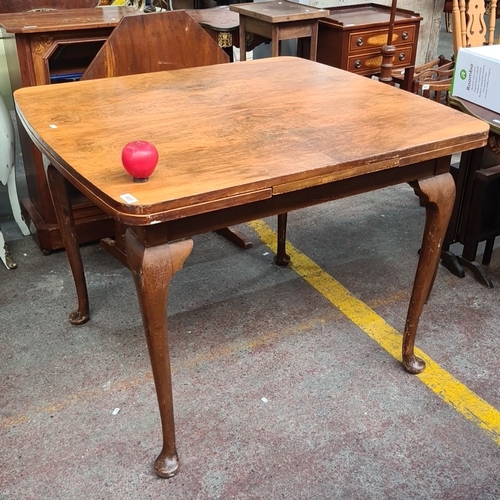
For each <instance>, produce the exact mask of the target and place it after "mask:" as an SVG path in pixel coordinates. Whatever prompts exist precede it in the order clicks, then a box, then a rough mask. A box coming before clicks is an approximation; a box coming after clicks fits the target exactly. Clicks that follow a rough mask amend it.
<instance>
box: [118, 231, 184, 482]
mask: <svg viewBox="0 0 500 500" xmlns="http://www.w3.org/2000/svg"><path fill="white" fill-rule="evenodd" d="M125 248H126V253H127V260H128V265H129V268H130V270H131V272H132V276H133V277H134V282H135V287H136V290H137V297H138V299H139V305H140V308H141V315H142V322H143V324H144V332H145V334H146V341H147V344H148V351H149V358H150V360H151V367H152V370H153V377H154V382H155V387H156V395H157V397H158V406H159V410H160V418H161V425H162V433H163V448H162V450H161V453H160V455H159V456H158V458H157V459H156V461H155V465H154V469H155V472H156V474H158V476H160V477H172V476H173V475H174V474H175V473H176V472H177V470H178V468H179V458H178V456H177V450H176V447H175V428H174V407H173V400H172V379H171V373H170V355H169V349H168V331H167V298H168V288H169V284H170V280H171V279H172V276H173V275H174V274H175V273H176V272H177V271H178V270H179V269H180V268H181V267H182V266H183V264H184V261H185V260H186V258H187V257H188V255H189V254H190V253H191V250H192V249H193V241H192V240H184V241H178V242H176V243H165V244H162V245H158V246H153V247H145V246H144V244H143V243H142V242H141V241H140V240H139V238H138V237H137V235H136V234H135V233H134V232H133V231H132V229H130V228H129V229H127V231H126V233H125Z"/></svg>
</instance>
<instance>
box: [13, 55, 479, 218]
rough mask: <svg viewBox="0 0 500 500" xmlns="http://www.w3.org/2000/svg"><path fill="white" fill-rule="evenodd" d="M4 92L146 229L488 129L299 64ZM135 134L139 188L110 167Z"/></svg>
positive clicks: (103, 198)
mask: <svg viewBox="0 0 500 500" xmlns="http://www.w3.org/2000/svg"><path fill="white" fill-rule="evenodd" d="M14 98H15V101H16V107H17V111H18V114H19V117H20V119H21V122H22V123H23V124H24V125H25V127H26V129H27V131H28V133H29V134H30V136H31V137H32V139H33V140H34V142H35V144H36V145H38V146H40V147H41V148H42V150H43V151H44V152H46V153H47V154H48V156H49V157H50V158H51V159H52V161H54V163H55V165H56V166H57V167H58V168H59V169H60V170H61V171H62V172H63V174H64V175H65V176H66V177H67V178H68V179H69V180H70V181H71V182H72V183H73V184H75V185H76V186H77V187H78V188H79V189H80V190H81V191H83V192H84V193H85V194H86V195H87V196H89V197H90V199H92V200H93V201H94V202H95V203H97V204H98V205H99V206H101V207H102V208H103V209H104V210H106V211H107V212H108V213H111V214H113V215H114V216H116V217H117V218H119V219H120V220H122V221H132V220H133V221H134V223H137V224H143V225H145V224H151V223H157V222H162V221H167V220H172V219H173V218H178V217H182V216H185V215H194V214H197V213H205V212H207V211H210V207H212V208H213V207H217V208H227V207H232V206H238V205H241V204H243V203H246V202H248V201H249V200H255V201H257V200H262V199H267V198H270V197H273V196H275V195H279V194H280V193H286V192H291V191H297V190H299V189H303V188H307V187H311V186H318V185H322V184H325V183H327V182H333V181H336V180H337V179H343V178H350V177H356V176H362V175H366V174H368V173H370V172H375V171H381V170H384V169H397V168H398V167H399V166H407V165H412V164H414V163H416V162H419V161H424V160H427V159H434V158H439V157H441V156H445V155H448V154H454V153H457V152H460V151H465V150H467V149H472V148H476V147H480V146H483V145H484V144H485V142H486V137H487V132H488V126H487V125H486V124H485V123H483V122H482V121H480V120H477V119H475V118H473V117H470V116H468V115H466V114H464V113H461V112H459V111H456V110H453V109H450V108H448V107H446V106H443V105H440V104H437V103H435V102H432V101H431V100H428V99H423V98H421V97H419V96H416V95H413V94H411V93H409V92H405V91H402V90H400V89H397V88H394V87H391V86H388V85H384V84H382V83H380V82H377V81H374V80H370V79H367V78H364V77H361V76H359V75H355V74H352V73H348V72H346V71H342V70H339V69H337V68H333V67H330V66H326V65H322V64H319V63H315V62H312V61H309V60H306V59H301V58H296V57H279V58H268V59H261V60H256V61H248V62H244V63H241V62H240V63H230V64H220V65H216V66H206V67H199V68H190V69H183V70H176V71H167V72H158V73H151V74H140V75H133V76H124V77H118V78H113V79H112V80H111V79H109V78H106V79H99V80H89V81H81V82H72V83H63V84H58V85H46V86H38V87H27V88H22V89H19V90H17V91H16V92H15V94H14ZM134 140H147V141H150V142H152V143H153V144H155V146H156V147H157V149H158V151H159V155H160V160H159V164H158V167H157V169H156V171H155V172H154V173H153V175H152V176H151V177H150V179H149V181H148V182H146V183H143V184H140V183H135V182H133V181H132V178H131V177H130V176H129V175H128V174H127V173H126V172H125V171H124V169H123V168H122V165H121V151H122V148H123V147H124V146H125V144H127V143H128V142H131V141H134ZM130 196H132V197H133V199H135V200H137V201H130V198H129V197H130Z"/></svg>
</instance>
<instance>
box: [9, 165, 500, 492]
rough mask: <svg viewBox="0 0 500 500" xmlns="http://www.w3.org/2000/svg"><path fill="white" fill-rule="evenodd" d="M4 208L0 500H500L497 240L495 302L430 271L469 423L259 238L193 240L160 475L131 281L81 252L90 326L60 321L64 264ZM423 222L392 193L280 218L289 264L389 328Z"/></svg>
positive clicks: (403, 197)
mask: <svg viewBox="0 0 500 500" xmlns="http://www.w3.org/2000/svg"><path fill="white" fill-rule="evenodd" d="M19 175H20V177H21V176H22V172H19ZM21 184H22V179H21ZM21 188H22V185H21ZM5 194H6V193H5V190H4V188H3V187H2V188H1V189H0V199H2V204H1V205H0V223H1V224H2V229H3V230H4V234H5V237H6V240H7V241H8V244H9V247H10V250H11V252H12V254H13V257H14V259H15V260H16V261H17V263H18V268H17V269H16V270H10V271H7V270H6V269H4V268H0V281H1V290H2V299H1V301H0V343H1V346H2V347H1V349H0V373H1V379H0V388H1V391H0V450H1V454H0V499H2V500H4V499H5V500H6V499H9V500H11V499H37V500H38V499H80V498H82V499H83V498H84V499H87V500H90V499H108V498H118V499H150V498H151V499H152V498H154V499H158V498H170V499H212V498H220V499H278V498H284V499H304V500H306V499H337V498H338V499H367V498H368V499H481V500H483V499H498V498H500V477H499V470H500V417H499V416H498V415H500V413H499V410H500V391H499V370H498V368H499V361H498V353H499V350H500V336H499V325H498V323H499V321H498V318H499V313H498V303H499V295H498V294H499V290H500V250H499V248H498V247H499V244H497V247H496V249H495V250H494V253H493V258H492V263H491V265H490V266H489V275H490V277H491V279H492V280H493V281H494V283H495V285H497V286H496V288H493V289H486V288H484V287H482V286H481V285H479V284H478V283H477V282H476V281H475V280H474V278H473V277H472V276H471V275H469V274H468V275H467V276H466V277H465V278H464V279H458V278H456V277H454V276H452V275H451V274H450V273H449V272H448V271H447V270H446V269H444V268H442V267H440V269H439V272H438V275H437V279H436V283H435V287H434V291H433V294H432V296H431V299H430V301H429V303H428V305H427V306H426V308H425V310H424V314H423V316H422V319H421V324H420V328H419V334H418V338H417V344H418V346H419V348H420V349H422V350H423V351H424V352H425V353H426V355H427V356H429V357H430V358H432V359H433V360H434V362H435V363H437V364H438V365H439V366H440V368H441V369H442V370H443V372H441V373H449V374H451V375H452V376H453V377H455V378H456V379H457V380H458V381H459V382H461V383H462V384H464V385H465V387H466V388H468V389H469V390H470V391H472V392H471V393H469V394H466V396H464V399H467V400H468V401H472V403H474V402H477V403H478V404H480V403H481V401H483V400H484V401H486V402H487V403H489V404H490V405H491V406H492V410H491V412H490V414H489V416H488V418H485V420H484V422H483V424H482V425H479V424H478V422H477V421H474V419H472V417H471V416H470V415H464V413H467V411H466V410H462V411H460V410H459V408H457V406H458V405H456V404H448V403H447V402H446V401H447V400H448V399H449V398H451V399H453V396H454V394H453V393H454V391H455V393H456V391H457V390H458V389H457V387H458V386H457V384H455V385H454V384H453V383H450V382H449V381H448V380H447V379H446V377H445V376H442V377H438V379H437V380H435V381H434V383H433V384H429V381H428V380H426V379H425V378H423V377H417V376H412V375H409V374H407V373H406V372H404V371H403V369H402V368H401V366H400V364H399V362H398V361H397V360H396V359H395V358H394V357H393V356H392V355H391V354H390V353H389V352H387V351H386V350H384V349H383V348H382V347H381V345H379V343H377V342H376V341H374V340H373V339H372V338H370V337H369V336H368V335H367V334H366V333H365V332H364V330H366V327H365V326H362V325H361V326H360V324H359V322H357V321H356V320H352V319H348V318H347V317H346V315H345V314H343V313H342V312H340V310H339V309H338V308H337V307H335V306H334V305H332V303H331V302H330V301H329V300H328V298H331V297H329V296H328V295H327V296H326V297H325V295H324V294H322V293H320V292H319V291H318V290H316V289H315V288H314V287H313V286H311V285H309V284H308V283H307V282H306V280H305V279H304V278H303V277H302V276H301V275H299V274H298V273H297V272H296V271H295V270H294V269H293V268H286V269H283V268H277V267H276V266H274V264H273V262H272V252H271V251H270V249H269V248H268V247H267V246H265V244H264V243H263V242H262V241H261V239H260V237H259V235H260V234H262V228H261V227H260V226H257V225H252V226H250V225H244V226H242V229H243V230H244V231H245V232H246V233H247V234H248V235H250V236H251V238H252V241H253V242H254V246H253V248H251V249H250V250H247V251H243V250H240V249H238V248H236V247H234V246H233V245H232V244H230V243H229V242H227V241H226V240H224V239H222V238H221V237H220V236H218V235H215V234H206V235H202V236H198V237H196V238H195V248H194V251H193V253H192V255H191V256H190V257H189V259H188V260H187V262H186V265H185V267H184V269H183V270H182V271H180V272H179V273H178V274H177V275H176V276H175V278H174V281H173V284H172V287H171V293H170V303H169V328H170V341H171V342H170V345H171V356H172V369H173V381H174V399H175V413H176V415H175V416H176V431H177V445H178V451H179V454H180V459H181V470H180V472H179V474H178V475H177V476H176V477H174V478H173V479H170V480H163V479H159V478H157V477H156V476H155V475H154V473H153V471H152V463H153V460H154V458H155V457H156V455H157V453H158V452H159V450H160V431H159V425H160V423H159V416H158V410H157V403H156V396H155V393H154V388H153V382H152V375H151V371H150V365H149V360H148V355H147V350H146V345H145V341H144V338H143V333H142V324H141V320H140V314H139V309H138V305H137V300H136V296H135V289H134V285H133V282H132V279H131V276H130V274H129V272H128V271H127V270H126V269H125V268H123V267H122V266H121V265H120V264H119V263H118V262H117V261H115V260H113V258H112V257H111V256H109V255H108V254H107V253H106V252H105V251H104V250H102V249H100V247H99V246H98V245H97V244H93V245H87V246H85V247H83V249H82V254H83V260H84V264H85V267H86V271H87V279H88V284H89V294H90V301H91V316H92V319H91V321H90V322H89V323H87V324H85V325H82V326H79V327H74V326H71V325H70V324H69V323H68V322H67V315H68V313H69V312H70V311H71V310H72V309H73V308H74V306H75V294H74V287H73V283H72V278H71V276H70V273H69V270H68V265H67V261H66V256H65V254H64V252H55V253H53V254H52V255H50V256H43V255H42V254H41V253H40V251H39V250H38V248H37V246H36V245H35V243H34V241H33V240H32V239H31V238H30V237H22V236H21V234H20V232H19V231H18V230H17V228H16V226H15V224H14V223H13V222H12V218H11V216H10V214H9V207H8V204H7V203H6V202H5ZM423 216H424V213H423V209H421V208H420V207H419V204H418V199H417V197H416V196H414V195H413V192H412V190H411V189H410V188H409V187H408V186H398V187H395V188H390V189H386V190H382V191H379V192H376V193H371V194H368V195H362V196H357V197H353V198H350V199H347V200H341V201H338V202H333V203H330V204H326V205H323V206H319V207H314V208H310V209H307V210H302V211H298V212H294V213H292V214H290V217H289V241H290V242H291V244H292V245H293V246H294V247H295V248H296V249H297V251H298V252H299V253H300V254H299V257H297V259H295V262H298V261H300V260H301V259H305V258H306V257H305V256H307V257H308V258H310V259H312V261H314V262H315V263H316V264H317V265H318V266H319V267H320V268H321V269H322V270H323V271H324V273H326V275H328V276H330V277H332V278H328V276H327V277H326V278H325V279H334V280H336V281H338V282H339V283H341V284H342V285H343V286H344V287H346V288H347V290H349V292H350V293H351V294H353V296H355V297H356V298H357V299H359V300H360V301H362V302H363V303H364V304H366V305H367V306H369V307H370V308H371V309H373V311H375V313H376V315H378V316H379V317H380V318H383V320H385V321H386V322H387V323H388V325H389V328H394V329H396V330H397V331H399V332H401V331H402V329H403V326H404V319H405V315H406V309H407V306H408V300H409V295H410V289H411V283H412V279H413V275H414V272H415V268H416V263H417V251H418V249H419V245H420V238H421V234H422V229H423ZM267 222H268V223H269V224H270V225H271V226H273V225H274V220H269V221H267ZM459 248H460V247H459V246H458V249H459ZM326 275H325V276H326ZM353 300H354V299H353ZM354 309H356V307H354ZM353 314H354V317H355V318H361V317H362V315H363V314H362V313H360V312H359V311H354V312H353ZM351 318H352V317H351ZM376 324H377V325H378V323H376ZM376 329H377V328H375V330H376ZM377 335H378V334H377ZM381 336H382V335H381ZM430 386H432V387H433V390H431V389H430ZM455 395H456V394H455ZM263 398H264V399H263ZM459 399H460V398H459ZM117 408H119V410H120V411H119V412H118V413H117V414H115V415H114V414H113V413H114V410H115V409H117ZM492 422H493V425H492ZM495 422H496V427H495V425H494V423H495Z"/></svg>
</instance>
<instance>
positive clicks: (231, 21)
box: [186, 5, 269, 61]
mask: <svg viewBox="0 0 500 500" xmlns="http://www.w3.org/2000/svg"><path fill="white" fill-rule="evenodd" d="M186 12H187V13H188V14H189V15H190V16H191V17H192V18H193V19H194V20H195V21H196V22H197V23H198V24H199V25H200V26H201V27H202V28H203V29H204V30H205V31H206V32H207V33H208V34H209V35H210V36H211V37H212V38H213V39H214V40H215V41H216V42H217V45H219V47H220V48H221V49H222V50H224V52H226V54H227V55H228V56H229V59H230V60H231V61H233V47H239V45H240V36H239V25H240V16H239V15H238V14H237V13H236V12H233V11H231V10H229V6H227V5H222V6H220V7H212V8H209V9H186ZM245 43H246V47H245V49H246V51H247V52H249V51H251V50H253V49H254V48H255V47H257V45H260V44H261V43H269V40H268V39H267V38H263V37H261V36H258V35H249V36H247V38H246V40H245Z"/></svg>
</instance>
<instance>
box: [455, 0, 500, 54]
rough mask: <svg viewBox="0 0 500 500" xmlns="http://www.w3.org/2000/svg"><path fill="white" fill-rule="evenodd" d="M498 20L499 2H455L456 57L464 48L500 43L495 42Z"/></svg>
mask: <svg viewBox="0 0 500 500" xmlns="http://www.w3.org/2000/svg"><path fill="white" fill-rule="evenodd" d="M486 15H488V18H489V19H488V18H487V17H486ZM496 20H497V0H491V1H489V2H485V1H483V0H481V1H476V2H470V1H466V0H453V9H452V26H453V50H454V52H455V55H456V54H457V52H458V49H460V48H462V47H479V46H481V45H493V44H494V43H500V40H496V41H495V24H496Z"/></svg>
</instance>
